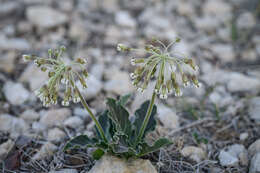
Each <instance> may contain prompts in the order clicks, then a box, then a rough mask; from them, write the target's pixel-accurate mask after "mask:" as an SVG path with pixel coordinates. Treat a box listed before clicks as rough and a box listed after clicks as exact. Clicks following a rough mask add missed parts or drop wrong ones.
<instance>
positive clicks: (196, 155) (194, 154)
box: [181, 146, 207, 163]
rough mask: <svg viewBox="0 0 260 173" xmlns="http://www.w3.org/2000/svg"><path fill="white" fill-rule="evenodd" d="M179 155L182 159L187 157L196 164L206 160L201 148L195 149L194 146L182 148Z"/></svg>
mask: <svg viewBox="0 0 260 173" xmlns="http://www.w3.org/2000/svg"><path fill="white" fill-rule="evenodd" d="M181 154H182V155H183V156H184V157H189V158H190V159H191V160H193V161H195V162H197V163H199V162H201V161H202V160H204V159H206V157H207V154H206V152H205V151H204V150H203V149H202V148H199V147H195V146H187V147H184V148H183V149H182V150H181Z"/></svg>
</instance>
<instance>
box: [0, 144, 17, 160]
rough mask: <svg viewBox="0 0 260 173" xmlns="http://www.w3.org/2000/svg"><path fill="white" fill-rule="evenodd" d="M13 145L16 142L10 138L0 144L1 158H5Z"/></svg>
mask: <svg viewBox="0 0 260 173" xmlns="http://www.w3.org/2000/svg"><path fill="white" fill-rule="evenodd" d="M13 145H14V142H13V141H12V140H11V139H9V140H8V141H6V142H4V143H2V144H1V145H0V160H3V159H4V157H5V156H6V155H7V153H8V152H9V151H10V149H11V148H12V147H13Z"/></svg>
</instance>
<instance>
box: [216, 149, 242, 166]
mask: <svg viewBox="0 0 260 173" xmlns="http://www.w3.org/2000/svg"><path fill="white" fill-rule="evenodd" d="M218 158H219V161H220V164H221V165H222V166H234V165H236V164H238V158H237V157H235V156H232V155H231V154H230V153H228V152H226V151H224V150H221V151H220V153H219V156H218Z"/></svg>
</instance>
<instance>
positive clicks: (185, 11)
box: [177, 1, 194, 16]
mask: <svg viewBox="0 0 260 173" xmlns="http://www.w3.org/2000/svg"><path fill="white" fill-rule="evenodd" d="M177 11H178V13H179V14H180V15H184V16H192V15H193V14H194V7H193V6H192V4H191V3H189V2H186V1H178V4H177Z"/></svg>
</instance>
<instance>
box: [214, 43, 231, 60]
mask: <svg viewBox="0 0 260 173" xmlns="http://www.w3.org/2000/svg"><path fill="white" fill-rule="evenodd" d="M211 50H212V51H213V53H214V54H215V55H217V56H218V58H219V59H220V60H221V61H222V62H230V61H233V60H234V59H235V53H234V50H233V47H232V46H231V45H229V44H214V45H212V48H211Z"/></svg>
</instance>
